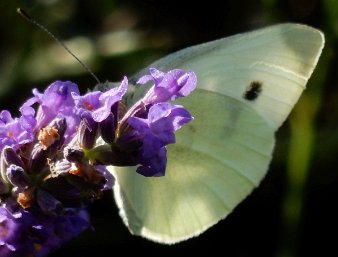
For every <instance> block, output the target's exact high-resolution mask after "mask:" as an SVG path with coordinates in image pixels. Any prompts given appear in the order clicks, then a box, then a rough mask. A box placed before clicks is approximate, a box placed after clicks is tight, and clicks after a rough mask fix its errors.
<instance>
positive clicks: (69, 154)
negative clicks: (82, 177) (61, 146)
mask: <svg viewBox="0 0 338 257" xmlns="http://www.w3.org/2000/svg"><path fill="white" fill-rule="evenodd" d="M64 156H65V158H66V160H67V161H69V162H75V163H83V161H84V158H85V154H84V152H83V151H82V150H80V149H76V148H72V147H66V148H65V150H64Z"/></svg>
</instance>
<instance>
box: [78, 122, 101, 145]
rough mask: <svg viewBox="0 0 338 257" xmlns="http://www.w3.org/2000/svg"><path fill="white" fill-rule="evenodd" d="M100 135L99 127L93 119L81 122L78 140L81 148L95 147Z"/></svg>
mask: <svg viewBox="0 0 338 257" xmlns="http://www.w3.org/2000/svg"><path fill="white" fill-rule="evenodd" d="M97 135H98V125H97V122H95V121H94V120H93V119H92V118H91V117H86V118H84V119H83V120H81V122H80V126H79V130H78V138H79V143H80V146H81V147H82V148H84V149H91V148H93V147H94V145H95V142H96V139H97Z"/></svg>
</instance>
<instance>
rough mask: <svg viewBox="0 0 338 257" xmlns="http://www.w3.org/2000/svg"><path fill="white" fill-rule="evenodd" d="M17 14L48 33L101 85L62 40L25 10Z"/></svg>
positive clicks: (19, 9) (18, 10)
mask: <svg viewBox="0 0 338 257" xmlns="http://www.w3.org/2000/svg"><path fill="white" fill-rule="evenodd" d="M16 11H17V13H18V14H19V15H20V16H21V17H23V18H25V19H26V20H28V21H29V22H30V23H32V24H34V25H35V26H37V27H38V28H40V29H41V30H43V31H44V32H46V33H47V34H48V35H49V36H51V37H52V38H53V39H54V40H55V41H56V42H57V43H58V44H59V45H60V46H61V47H63V48H64V49H65V50H66V51H67V52H68V53H69V54H70V55H71V56H73V57H74V58H75V59H76V60H77V61H78V62H79V63H80V64H81V66H82V67H83V68H84V69H85V70H86V71H88V72H89V74H90V75H92V77H93V78H94V79H95V80H96V82H97V83H99V84H100V83H101V82H100V80H99V79H98V78H97V76H96V75H95V74H94V72H92V71H91V69H90V68H89V67H88V66H87V65H86V64H85V63H83V62H82V61H81V60H80V59H79V58H78V57H76V55H75V54H73V53H72V52H71V51H70V50H69V48H68V47H67V46H66V45H65V44H64V43H63V42H62V41H61V40H60V39H58V38H57V37H56V36H55V35H54V34H53V33H52V32H50V31H49V30H48V29H46V28H45V27H44V26H43V25H41V24H40V23H38V22H37V21H36V20H34V19H33V18H32V17H31V16H29V14H28V13H27V12H25V11H24V10H22V9H21V8H18V9H16Z"/></svg>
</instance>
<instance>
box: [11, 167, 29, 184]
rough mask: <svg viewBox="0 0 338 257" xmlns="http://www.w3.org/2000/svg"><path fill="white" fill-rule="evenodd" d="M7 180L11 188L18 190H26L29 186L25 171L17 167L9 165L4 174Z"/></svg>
mask: <svg viewBox="0 0 338 257" xmlns="http://www.w3.org/2000/svg"><path fill="white" fill-rule="evenodd" d="M6 175H7V178H8V180H9V181H10V182H11V184H12V185H13V186H16V187H18V188H27V187H28V186H29V185H30V179H29V176H28V174H27V173H26V172H25V170H24V169H23V168H22V167H20V166H17V165H14V164H11V165H10V166H9V167H8V168H7V172H6Z"/></svg>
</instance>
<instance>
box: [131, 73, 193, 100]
mask: <svg viewBox="0 0 338 257" xmlns="http://www.w3.org/2000/svg"><path fill="white" fill-rule="evenodd" d="M149 71H150V75H145V76H143V77H141V78H140V79H139V80H138V82H137V83H138V84H145V83H147V82H149V81H153V82H154V86H153V87H152V88H151V89H150V90H149V91H148V92H147V94H146V95H145V96H144V98H143V99H142V101H143V102H144V103H145V104H155V103H159V102H166V101H169V100H175V99H177V98H179V97H183V96H187V95H189V94H190V93H191V92H192V91H193V90H194V89H195V88H196V84H197V78H196V75H195V73H194V72H192V71H190V72H185V71H183V70H179V69H175V70H171V71H169V72H167V73H164V72H162V71H159V70H157V69H155V68H150V69H149Z"/></svg>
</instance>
